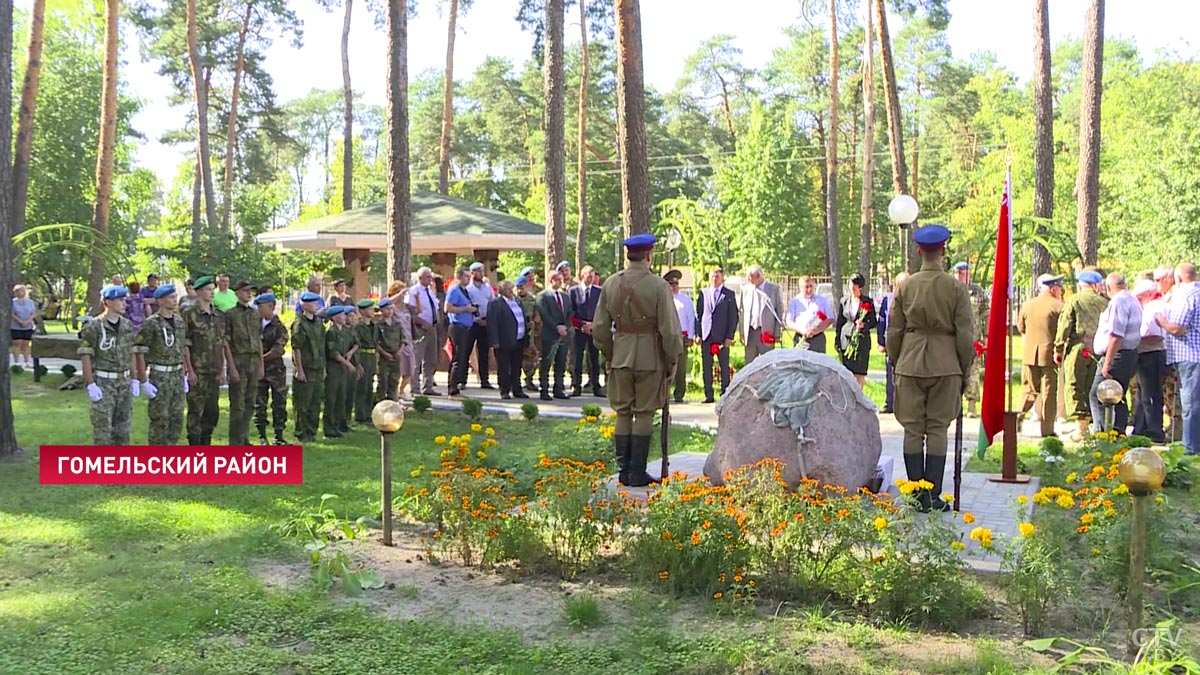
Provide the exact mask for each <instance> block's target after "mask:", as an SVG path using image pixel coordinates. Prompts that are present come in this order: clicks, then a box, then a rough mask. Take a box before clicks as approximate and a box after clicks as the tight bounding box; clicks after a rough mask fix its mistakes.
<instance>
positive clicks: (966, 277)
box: [954, 261, 1053, 417]
mask: <svg viewBox="0 0 1200 675" xmlns="http://www.w3.org/2000/svg"><path fill="white" fill-rule="evenodd" d="M954 277H955V278H956V279H958V281H959V283H961V284H963V285H964V286H966V288H967V297H968V298H970V300H971V310H972V312H971V317H972V318H973V319H974V320H975V342H977V343H979V345H980V346H983V345H984V344H985V343H986V342H987V329H988V308H989V304H990V303H989V299H988V296H987V292H986V291H984V290H983V287H982V286H980V285H979V284H977V283H973V282H972V281H971V264H970V263H968V262H965V261H964V262H960V263H958V264H956V265H955V266H954ZM978 351H979V350H978V349H977V350H976V353H978ZM982 367H983V358H982V357H979V358H976V359H975V360H974V361H972V362H971V372H970V373H967V391H966V396H967V417H979V411H978V409H977V406H978V405H979V400H980V397H981V393H980V386H979V380H980V373H979V371H980V369H981V368H982ZM1051 413H1053V411H1051Z"/></svg>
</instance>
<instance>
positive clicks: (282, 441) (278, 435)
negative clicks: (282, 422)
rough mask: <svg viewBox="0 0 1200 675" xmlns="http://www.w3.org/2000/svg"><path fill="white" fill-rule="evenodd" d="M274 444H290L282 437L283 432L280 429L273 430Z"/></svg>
mask: <svg viewBox="0 0 1200 675" xmlns="http://www.w3.org/2000/svg"><path fill="white" fill-rule="evenodd" d="M275 445H290V444H289V443H288V442H287V439H285V438H284V437H283V432H282V431H276V432H275Z"/></svg>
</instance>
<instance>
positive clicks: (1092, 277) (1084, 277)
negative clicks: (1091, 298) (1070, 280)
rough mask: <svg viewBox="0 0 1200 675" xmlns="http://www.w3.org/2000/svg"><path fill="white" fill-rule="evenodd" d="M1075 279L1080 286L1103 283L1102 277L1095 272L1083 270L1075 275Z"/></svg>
mask: <svg viewBox="0 0 1200 675" xmlns="http://www.w3.org/2000/svg"><path fill="white" fill-rule="evenodd" d="M1075 279H1076V280H1078V281H1079V283H1081V284H1098V283H1100V282H1102V281H1104V277H1102V276H1100V273H1099V272H1097V271H1096V270H1084V271H1082V272H1080V273H1079V274H1077V275H1075Z"/></svg>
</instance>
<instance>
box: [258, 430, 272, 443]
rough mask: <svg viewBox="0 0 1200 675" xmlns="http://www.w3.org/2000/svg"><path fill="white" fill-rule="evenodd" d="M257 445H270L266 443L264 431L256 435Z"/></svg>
mask: <svg viewBox="0 0 1200 675" xmlns="http://www.w3.org/2000/svg"><path fill="white" fill-rule="evenodd" d="M258 444H259V445H270V443H269V442H268V441H267V433H266V432H265V431H264V432H261V433H259V434H258Z"/></svg>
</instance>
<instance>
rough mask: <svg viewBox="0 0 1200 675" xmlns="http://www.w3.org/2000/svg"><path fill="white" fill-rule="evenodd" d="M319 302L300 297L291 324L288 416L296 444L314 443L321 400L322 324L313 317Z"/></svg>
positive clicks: (311, 296)
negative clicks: (292, 419) (292, 421)
mask: <svg viewBox="0 0 1200 675" xmlns="http://www.w3.org/2000/svg"><path fill="white" fill-rule="evenodd" d="M320 301H321V296H320V295H319V294H317V293H314V292H312V291H305V292H304V293H302V294H301V295H300V315H299V316H297V317H296V320H295V321H293V322H292V330H291V334H292V337H291V342H292V366H293V367H294V373H295V374H294V375H293V377H292V414H293V415H295V416H296V440H298V441H300V442H307V441H313V440H316V438H317V421H318V420H320V419H321V402H322V401H324V399H325V324H324V323H323V322H322V321H321V319H320V317H318V316H317V309H318V305H317V303H319V302H320Z"/></svg>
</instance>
